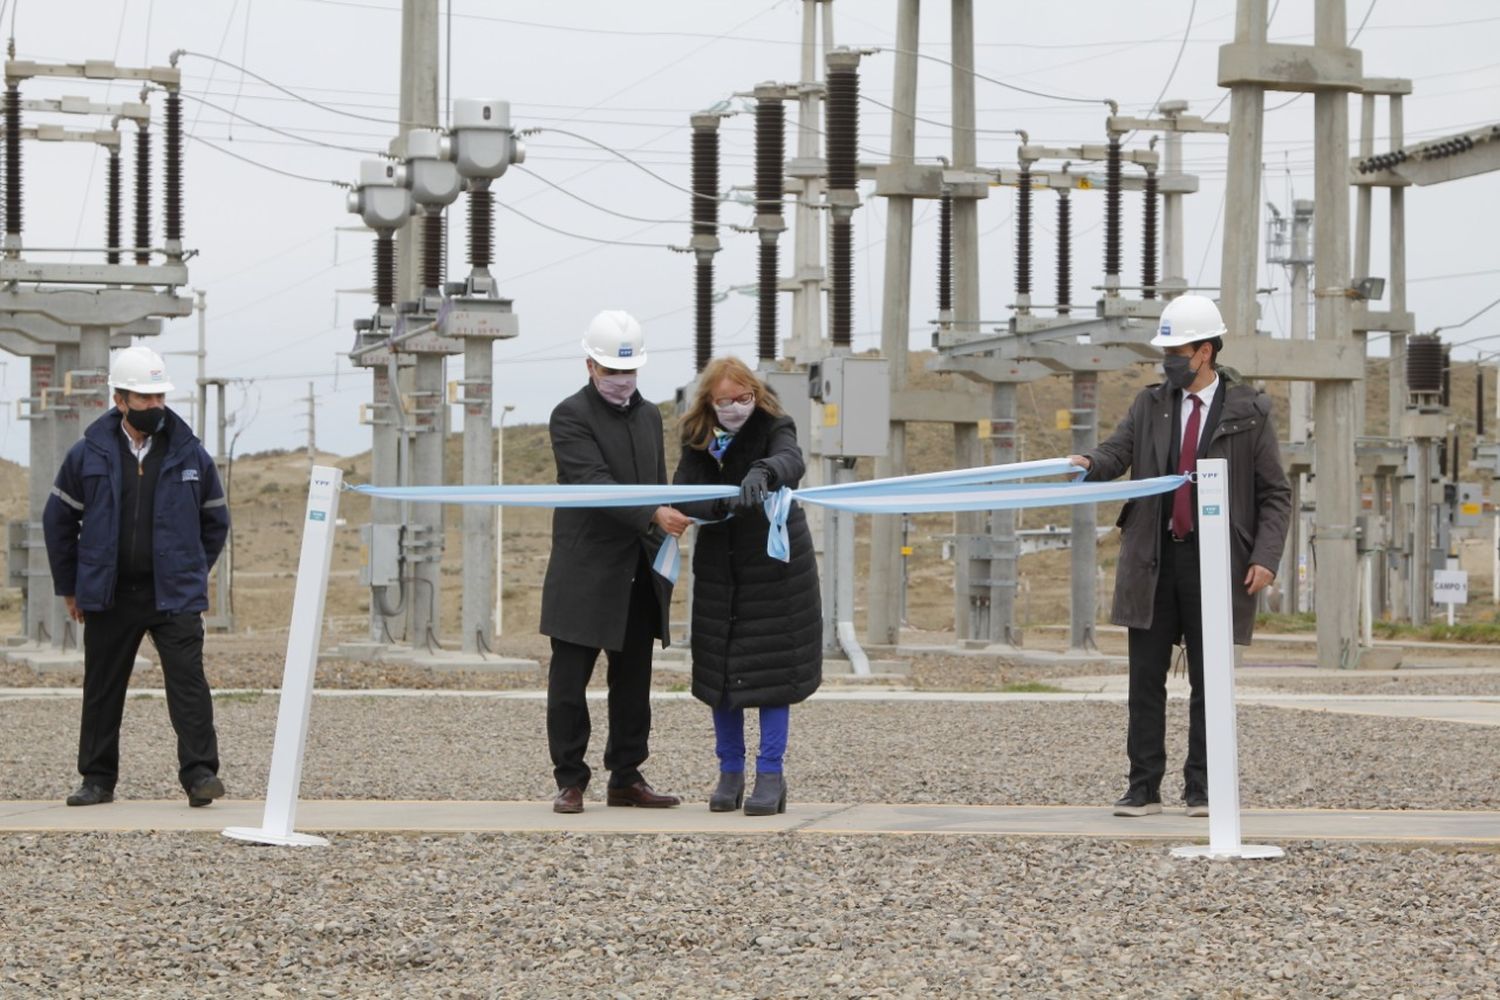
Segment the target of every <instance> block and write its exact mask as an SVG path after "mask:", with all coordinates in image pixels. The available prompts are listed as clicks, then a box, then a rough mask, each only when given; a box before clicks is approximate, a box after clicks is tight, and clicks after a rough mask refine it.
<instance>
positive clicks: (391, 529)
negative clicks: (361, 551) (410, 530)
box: [359, 524, 401, 587]
mask: <svg viewBox="0 0 1500 1000" xmlns="http://www.w3.org/2000/svg"><path fill="white" fill-rule="evenodd" d="M359 533H360V541H362V542H364V544H365V548H366V550H367V551H368V558H367V559H365V564H364V565H363V566H361V567H360V570H359V582H360V584H361V585H362V586H365V587H389V586H390V585H391V584H394V583H398V582H400V580H401V525H399V524H366V525H363V526H362V527H361V528H360V529H359Z"/></svg>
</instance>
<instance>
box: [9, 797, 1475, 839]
mask: <svg viewBox="0 0 1500 1000" xmlns="http://www.w3.org/2000/svg"><path fill="white" fill-rule="evenodd" d="M263 809H264V806H263V804H262V803H261V802H258V801H249V800H225V801H221V802H217V803H215V804H214V805H212V806H210V807H208V808H205V809H190V808H188V806H187V804H186V802H185V801H183V800H182V799H172V800H167V801H161V800H155V801H152V800H142V801H119V802H114V803H111V804H109V805H103V806H91V807H88V808H69V807H67V806H65V805H63V804H62V803H61V802H58V801H48V802H41V801H9V802H0V834H7V833H94V832H109V833H127V832H156V831H163V832H208V833H213V832H218V831H220V830H222V829H223V828H224V827H226V826H248V827H259V826H260V824H261V817H262V811H263ZM1241 828H1242V837H1243V839H1244V840H1245V842H1247V843H1253V842H1256V841H1284V840H1338V841H1379V842H1390V843H1403V844H1420V843H1446V844H1495V845H1500V813H1494V812H1447V811H1437V810H1432V811H1397V810H1388V811H1356V810H1334V809H1326V810H1325V809H1249V810H1245V811H1244V812H1243V813H1242V815H1241ZM297 829H298V831H299V832H304V833H320V834H334V835H337V834H340V833H345V834H348V833H470V832H477V833H544V834H547V833H588V834H659V833H664V834H710V835H731V836H745V835H752V836H753V835H766V834H797V835H815V834H822V835H843V836H860V835H882V834H883V835H892V834H894V835H913V834H927V835H949V836H951V835H961V836H1025V837H1035V836H1042V837H1084V838H1101V839H1108V840H1122V839H1129V840H1161V841H1172V842H1180V843H1196V842H1206V841H1207V838H1208V821H1207V820H1204V819H1189V818H1188V817H1186V816H1184V815H1183V814H1182V813H1181V811H1180V810H1178V809H1170V810H1168V811H1167V812H1165V813H1163V814H1161V815H1159V816H1147V817H1143V818H1140V819H1124V818H1120V817H1116V816H1113V815H1111V814H1110V811H1109V809H1108V808H1106V807H1101V806H966V805H890V804H876V803H829V802H798V803H793V804H792V805H791V806H790V808H789V809H788V810H787V812H786V813H785V814H783V815H780V816H766V817H750V816H745V815H742V814H740V813H711V812H709V811H708V809H707V808H706V807H705V806H704V805H703V804H702V803H690V804H688V805H684V806H682V807H680V808H677V809H610V808H607V807H605V806H604V805H603V804H602V803H600V802H596V801H590V803H589V805H588V807H587V809H586V810H585V811H584V812H583V813H582V814H580V815H576V816H559V815H557V814H555V813H553V812H552V809H551V806H550V803H546V802H452V801H446V802H416V801H396V802H391V801H363V800H314V801H305V802H302V803H300V804H299V805H298V808H297Z"/></svg>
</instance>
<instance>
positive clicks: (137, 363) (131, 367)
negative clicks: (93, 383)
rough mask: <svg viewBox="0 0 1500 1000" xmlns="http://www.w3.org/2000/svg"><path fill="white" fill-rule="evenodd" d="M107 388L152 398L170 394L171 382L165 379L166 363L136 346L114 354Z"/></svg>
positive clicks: (147, 349) (157, 356) (147, 350)
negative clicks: (166, 393) (161, 394)
mask: <svg viewBox="0 0 1500 1000" xmlns="http://www.w3.org/2000/svg"><path fill="white" fill-rule="evenodd" d="M109 387H110V388H111V389H119V390H121V391H124V392H139V393H142V394H143V395H147V396H154V395H158V394H160V393H164V392H171V391H172V380H171V379H169V378H167V363H166V362H165V361H163V360H162V359H161V355H160V354H157V353H156V352H155V351H153V350H152V349H151V348H149V347H142V346H140V345H139V344H137V345H136V346H135V347H127V348H125V349H124V350H120V351H116V352H115V357H114V360H113V361H112V362H111V363H110V366H109Z"/></svg>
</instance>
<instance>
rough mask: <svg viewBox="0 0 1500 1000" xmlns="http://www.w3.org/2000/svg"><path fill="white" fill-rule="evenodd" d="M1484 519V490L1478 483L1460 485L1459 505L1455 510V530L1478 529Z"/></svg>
mask: <svg viewBox="0 0 1500 1000" xmlns="http://www.w3.org/2000/svg"><path fill="white" fill-rule="evenodd" d="M1483 518H1484V490H1483V488H1481V487H1480V486H1479V485H1478V484H1477V483H1459V484H1458V503H1457V504H1456V505H1455V506H1454V508H1453V526H1454V527H1455V528H1476V527H1478V526H1479V522H1480V521H1482V520H1483Z"/></svg>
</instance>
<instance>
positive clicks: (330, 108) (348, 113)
mask: <svg viewBox="0 0 1500 1000" xmlns="http://www.w3.org/2000/svg"><path fill="white" fill-rule="evenodd" d="M172 54H173V55H174V56H192V57H194V58H197V59H207V60H209V61H210V62H215V63H218V64H220V65H223V66H228V67H229V68H230V69H236V70H239V71H240V72H241V73H244V74H246V75H247V76H251V77H254V78H255V79H257V80H259V81H260V82H261V83H264V84H265V85H266V86H268V87H272V88H274V89H276V90H279V91H281V92H282V93H283V94H286V95H287V96H288V97H292V98H296V99H297V100H299V101H301V102H302V103H303V104H309V105H311V106H312V107H315V108H318V109H320V110H323V111H327V112H328V113H329V114H334V115H343V116H345V117H346V118H358V119H360V120H361V121H367V122H378V123H379V124H381V125H395V126H397V127H401V126H408V127H412V128H418V127H422V123H421V122H404V121H401V120H400V119H399V118H396V119H391V118H376V117H374V116H373V115H361V114H356V113H355V112H353V111H341V110H340V109H338V108H336V107H333V106H332V105H329V104H323V103H322V102H320V101H315V100H313V99H312V98H311V97H305V96H303V95H302V94H299V93H297V92H296V91H294V90H290V89H288V88H286V87H283V86H282V85H281V84H279V83H277V82H275V81H274V80H268V79H266V78H265V77H263V76H261V75H260V74H259V73H256V72H254V71H253V70H248V69H246V68H245V67H243V66H240V65H238V64H236V63H232V62H230V61H229V60H227V59H220V58H219V57H218V56H211V55H206V54H205V53H202V52H194V51H192V50H191V49H178V50H177V51H176V52H174V53H172Z"/></svg>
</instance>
